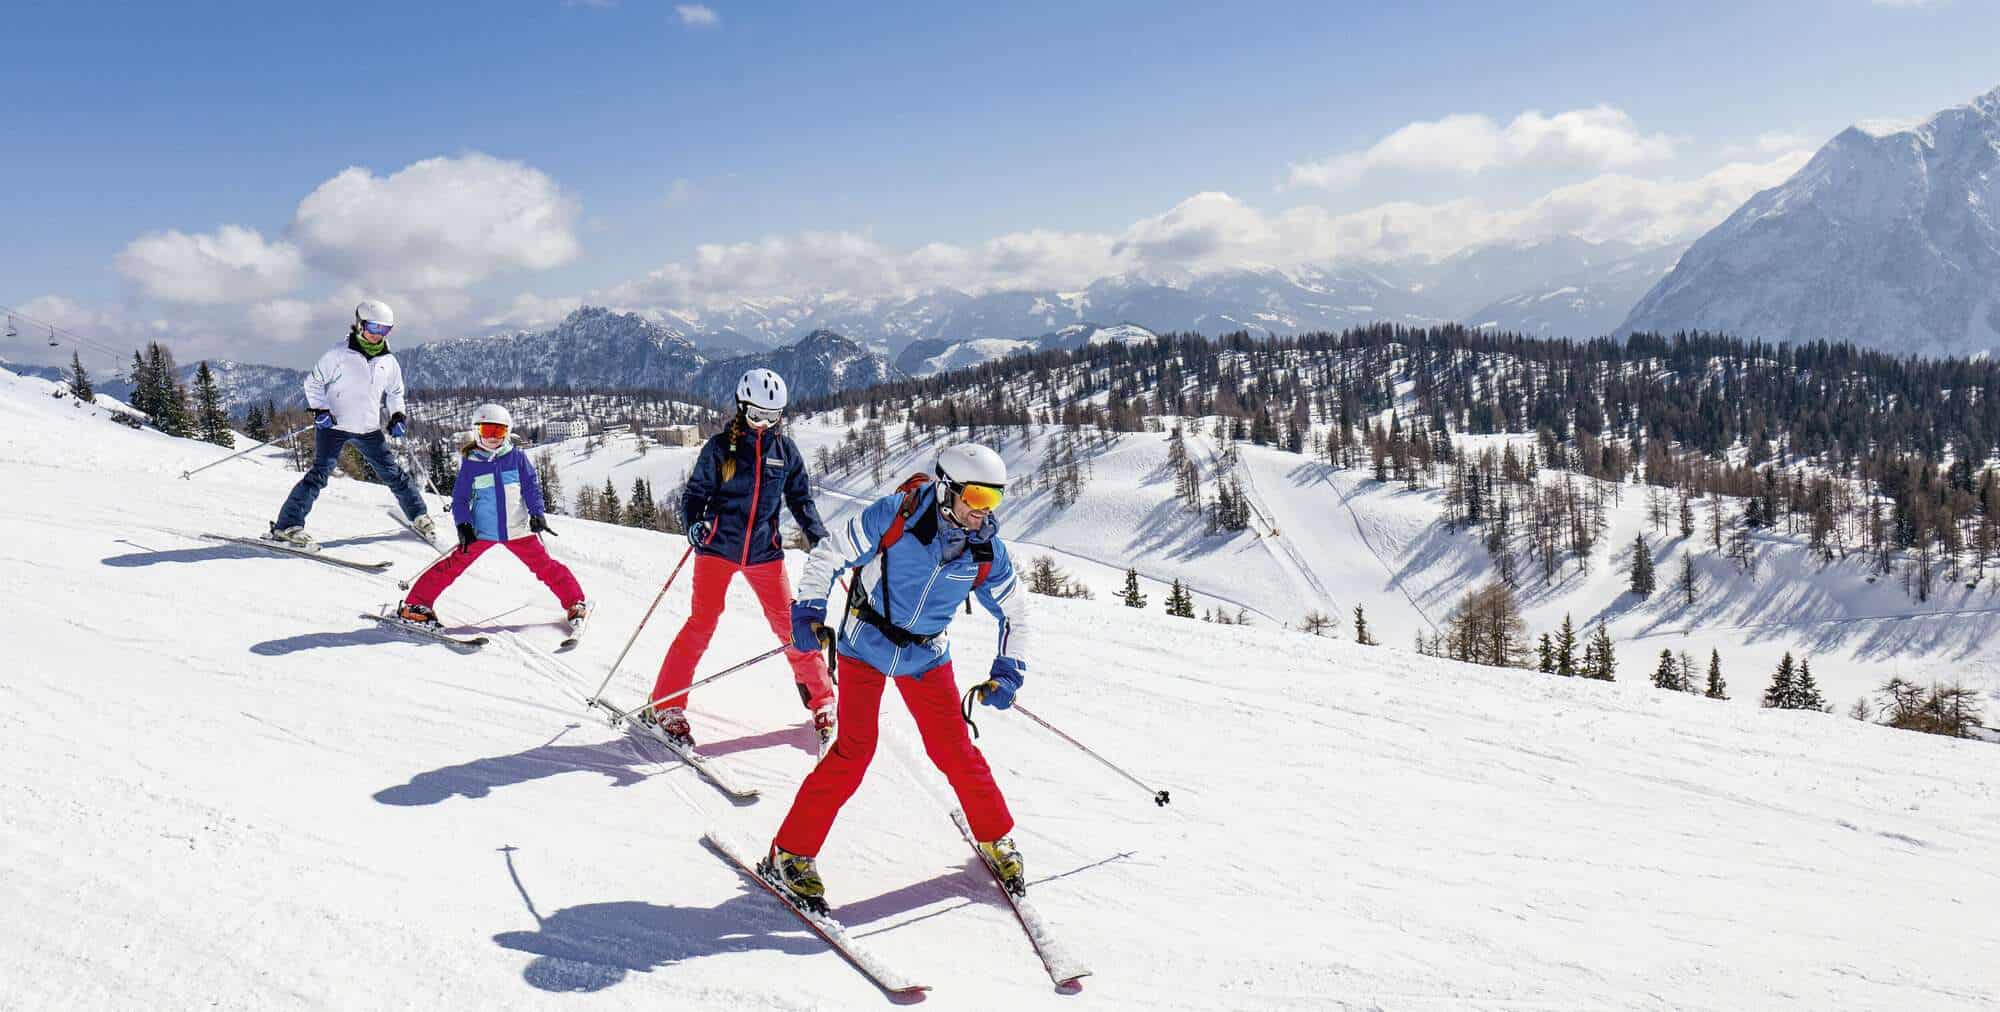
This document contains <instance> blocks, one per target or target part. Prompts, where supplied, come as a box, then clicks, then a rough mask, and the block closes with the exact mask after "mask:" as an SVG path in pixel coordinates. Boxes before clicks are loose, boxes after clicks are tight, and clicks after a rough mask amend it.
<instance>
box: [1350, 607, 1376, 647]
mask: <svg viewBox="0 0 2000 1012" xmlns="http://www.w3.org/2000/svg"><path fill="white" fill-rule="evenodd" d="M1354 642H1356V643H1359V644H1361V645H1362V646H1364V647H1372V646H1377V645H1379V641H1378V640H1376V639H1375V634H1374V633H1371V632H1369V631H1368V616H1367V615H1364V614H1362V611H1361V606H1360V605H1358V604H1357V605H1355V606H1354Z"/></svg>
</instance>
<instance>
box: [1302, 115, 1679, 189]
mask: <svg viewBox="0 0 2000 1012" xmlns="http://www.w3.org/2000/svg"><path fill="white" fill-rule="evenodd" d="M1673 149H1674V143H1673V140H1672V139H1671V138H1669V137H1668V136H1667V135H1665V134H1658V133H1655V134H1647V133H1643V132H1641V131H1640V130H1639V128H1638V126H1637V125H1636V124H1634V123H1633V122H1632V117H1630V116H1628V115H1626V114H1625V112H1624V111H1622V110H1620V109H1617V108H1614V107H1612V106H1609V105H1596V106H1592V107H1590V108H1588V109H1572V110H1570V111H1568V112H1561V113H1557V114H1555V115H1554V116H1544V115H1543V114H1541V113H1540V112H1537V111H1535V110H1532V109H1531V110H1529V111H1527V112H1524V113H1521V114H1520V115H1518V116H1516V117H1514V119H1513V121H1512V122H1510V123H1508V124H1507V125H1506V126H1504V127H1503V126H1501V125H1500V124H1499V123H1497V122H1495V121H1493V120H1492V119H1489V118H1487V117H1485V116H1479V115H1469V114H1457V115H1451V116H1446V117H1445V118H1443V119H1440V120H1431V121H1420V122H1416V123H1411V124H1409V125H1408V126H1404V127H1401V128H1399V129H1397V130H1396V131H1395V132H1393V133H1391V134H1389V135H1388V136H1387V137H1384V138H1382V139H1381V140H1379V141H1377V142H1375V144H1373V145H1372V146H1370V147H1369V148H1368V149H1366V150H1364V151H1354V152H1348V153H1345V154H1340V155H1335V156H1333V157H1331V158H1327V159H1324V160H1321V161H1317V162H1304V163H1297V164H1294V165H1292V167H1291V173H1290V176H1289V177H1288V179H1287V182H1288V184H1290V185H1293V186H1317V187H1321V188H1324V189H1330V190H1332V189H1341V188H1344V187H1348V186H1352V185H1354V184H1355V183H1357V182H1359V181H1360V180H1361V179H1362V178H1363V177H1365V176H1368V175H1369V174H1371V173H1375V172H1382V171H1424V172H1457V173H1463V174H1468V175H1469V174H1475V173H1480V172H1486V171H1489V170H1492V169H1501V168H1519V167H1542V168H1554V169H1577V168H1587V169H1607V168H1622V167H1625V166H1630V165H1637V164H1641V163H1644V162H1649V161H1657V160H1659V159H1663V158H1668V157H1671V156H1672V154H1673Z"/></svg>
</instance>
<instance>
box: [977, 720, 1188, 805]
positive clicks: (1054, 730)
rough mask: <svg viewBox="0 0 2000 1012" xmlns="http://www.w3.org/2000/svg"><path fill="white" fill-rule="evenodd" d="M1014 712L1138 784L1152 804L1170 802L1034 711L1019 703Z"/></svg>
mask: <svg viewBox="0 0 2000 1012" xmlns="http://www.w3.org/2000/svg"><path fill="white" fill-rule="evenodd" d="M1014 710H1015V711H1016V712H1018V713H1019V714H1020V715H1021V716H1023V717H1026V718H1028V719H1029V720H1032V721H1034V722H1035V723H1037V724H1040V725H1042V727H1044V728H1046V729H1047V730H1048V731H1049V733H1051V734H1053V735H1055V736H1056V737H1058V738H1061V739H1062V740H1064V741H1066V742H1069V743H1070V744H1072V745H1075V746H1076V747H1077V748H1079V749H1082V750H1083V753H1084V754H1085V755H1087V756H1089V757H1091V758H1092V759H1095V760H1097V761H1098V762H1101V763H1103V764H1104V765H1106V766H1109V767H1111V769H1112V770H1114V771H1116V772H1117V774H1118V775H1119V776H1121V777H1124V778H1125V779H1127V780H1130V781H1132V782H1133V783H1135V784H1138V785H1139V786H1140V787H1142V788H1144V789H1145V790H1146V792H1147V793H1149V794H1151V795H1152V796H1153V804H1155V805H1160V806H1162V807H1164V806H1165V805H1166V803H1167V802H1168V800H1170V799H1169V798H1168V797H1167V792H1166V791H1156V790H1154V789H1153V788H1151V787H1147V786H1146V784H1145V782H1144V781H1142V780H1140V779H1139V778H1138V777H1135V776H1133V775H1132V774H1130V773H1127V772H1125V770H1124V769H1123V768H1122V767H1120V766H1119V765H1118V764H1117V763H1114V762H1112V761H1111V760H1109V759H1106V758H1104V757H1103V756H1101V755H1098V754H1097V753H1095V752H1092V751H1091V750H1090V747H1089V746H1087V745H1085V744H1084V743H1082V742H1080V741H1077V740H1076V739H1075V738H1072V737H1070V736H1069V735H1066V734H1064V733H1062V730H1061V729H1060V728H1058V727H1056V726H1055V725H1054V724H1051V723H1049V722H1048V721H1046V720H1043V719H1042V718H1040V717H1037V716H1035V711H1033V710H1030V709H1028V708H1027V707H1025V706H1022V705H1021V704H1019V703H1015V704H1014Z"/></svg>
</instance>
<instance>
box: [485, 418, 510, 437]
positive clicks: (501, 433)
mask: <svg viewBox="0 0 2000 1012" xmlns="http://www.w3.org/2000/svg"><path fill="white" fill-rule="evenodd" d="M479 438H481V439H506V438H507V427H506V426H505V425H502V424H500V423H499V422H480V423H479Z"/></svg>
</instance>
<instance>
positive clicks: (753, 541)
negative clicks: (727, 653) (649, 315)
mask: <svg viewBox="0 0 2000 1012" xmlns="http://www.w3.org/2000/svg"><path fill="white" fill-rule="evenodd" d="M785 400H786V396H785V381H784V379H782V378H781V377H779V375H778V374H777V373H775V372H772V371H771V370H769V369H752V370H750V371H749V372H746V373H744V374H743V378H742V380H741V381H739V382H738V383H737V385H736V418H735V419H734V420H733V421H731V422H730V423H729V427H728V428H727V429H724V430H723V431H721V432H719V433H716V434H715V436H714V437H713V438H711V439H709V441H708V445H706V446H704V447H702V449H701V456H700V457H699V458H698V459H697V460H696V461H695V465H694V471H693V473H691V474H690V475H688V480H687V489H686V491H685V493H684V494H683V495H682V496H681V522H682V523H683V524H685V525H686V526H687V536H688V541H689V542H690V543H691V544H692V545H693V546H694V552H695V559H694V597H693V601H692V603H691V606H690V614H689V615H688V620H687V622H686V623H685V624H684V625H682V626H681V631H680V632H679V633H678V634H676V635H675V636H674V642H673V646H671V647H669V648H668V649H667V656H666V658H665V659H664V660H662V661H661V662H660V674H659V678H658V679H657V680H655V681H654V683H653V695H652V696H651V697H650V699H651V700H660V702H659V703H656V704H655V703H650V702H649V704H648V705H647V706H644V707H641V708H640V711H639V719H640V721H641V722H643V723H646V724H649V725H651V726H652V727H653V728H654V729H655V730H657V731H658V732H659V733H661V734H663V735H665V736H666V737H667V738H669V739H671V740H673V741H674V742H676V743H677V744H680V745H683V746H686V747H693V745H694V733H693V731H692V730H691V729H690V728H689V726H688V721H687V701H688V700H687V696H686V695H685V694H683V695H680V696H676V697H674V698H672V699H666V698H665V697H667V696H670V695H672V694H673V693H674V692H676V691H679V690H681V689H685V688H687V687H688V685H689V684H690V683H692V682H693V681H694V666H695V665H696V664H697V663H699V662H700V660H701V655H702V653H703V652H704V651H706V650H707V649H708V641H709V639H710V638H711V637H713V636H714V635H715V625H716V622H717V620H719V619H720V618H721V617H722V605H723V598H724V595H725V593H726V592H727V591H728V589H729V581H730V578H731V577H733V576H735V575H736V574H737V573H742V574H743V577H744V579H746V580H748V581H749V583H750V589H751V590H753V591H755V592H756V594H757V602H758V603H759V604H760V605H762V606H763V609H764V619H765V621H766V622H768V623H769V624H770V626H771V631H772V632H773V633H775V634H776V635H777V637H778V639H779V641H780V642H784V643H790V642H791V638H792V637H791V618H790V616H789V615H788V614H787V605H788V604H789V603H790V601H791V598H790V595H789V594H788V593H787V591H786V584H787V583H788V582H789V579H788V578H787V577H786V575H785V549H784V545H783V543H782V542H781V540H780V538H779V535H778V506H779V504H780V502H782V503H783V504H784V505H785V506H787V507H789V508H790V509H791V511H792V518H793V519H794V520H796V521H798V525H799V529H800V530H801V531H803V532H805V536H806V541H807V543H808V544H809V545H818V544H820V543H821V542H822V541H824V540H825V538H826V525H825V524H823V523H821V522H820V518H819V509H818V507H816V506H814V505H813V500H812V491H811V487H810V485H809V484H808V483H807V480H806V464H805V454H802V453H800V452H799V448H798V446H797V445H796V444H794V443H793V442H792V441H791V439H790V438H789V437H787V436H786V435H784V434H783V433H782V432H779V431H778V426H779V423H780V422H782V421H783V420H784V415H785ZM785 659H786V660H787V661H790V662H791V665H792V680H793V681H794V682H795V683H797V685H798V688H799V701H800V702H802V703H804V704H805V707H806V709H808V710H810V711H812V715H813V730H814V731H816V732H817V733H818V734H819V736H820V740H821V742H822V743H824V742H827V741H830V740H832V737H833V680H832V679H831V678H829V677H827V671H826V658H824V657H822V656H820V652H819V645H818V644H817V643H813V644H807V645H804V646H800V645H798V644H793V649H790V650H787V651H785ZM655 706H657V707H658V709H657V710H656V709H655Z"/></svg>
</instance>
